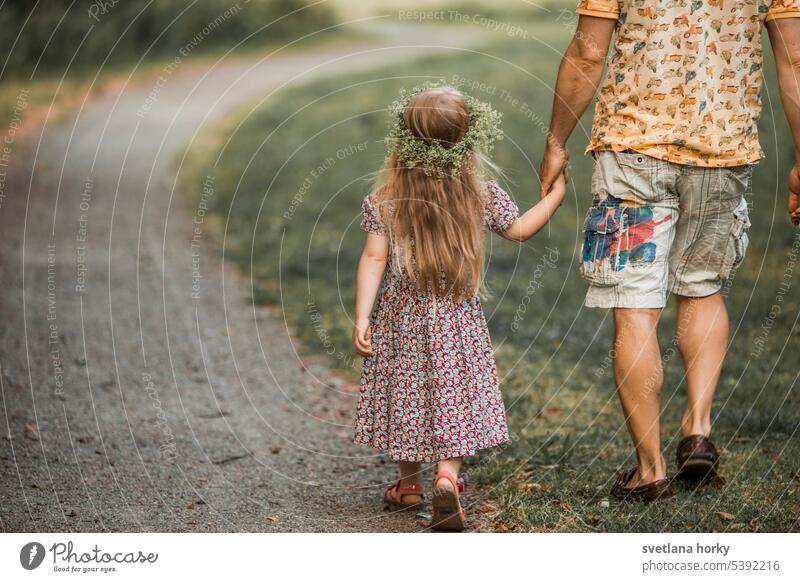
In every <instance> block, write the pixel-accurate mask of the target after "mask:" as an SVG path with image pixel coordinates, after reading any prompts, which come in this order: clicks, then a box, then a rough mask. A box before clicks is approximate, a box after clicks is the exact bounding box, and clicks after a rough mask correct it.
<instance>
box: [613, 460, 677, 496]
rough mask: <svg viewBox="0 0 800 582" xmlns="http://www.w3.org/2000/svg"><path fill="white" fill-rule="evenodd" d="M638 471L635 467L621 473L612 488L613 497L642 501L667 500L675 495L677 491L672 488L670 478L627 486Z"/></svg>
mask: <svg viewBox="0 0 800 582" xmlns="http://www.w3.org/2000/svg"><path fill="white" fill-rule="evenodd" d="M636 471H637V469H636V468H635V467H634V468H633V469H628V470H627V471H623V472H622V473H620V474H619V477H617V482H616V483H614V486H613V487H612V488H611V497H613V498H614V499H619V500H620V501H641V502H642V503H652V502H653V501H666V500H668V499H672V498H673V497H675V491H673V490H672V485H670V482H669V479H659V480H658V481H653V482H652V483H648V484H647V485H640V486H639V487H625V485H627V484H628V483H629V482H630V480H631V479H633V476H634V475H635V474H636Z"/></svg>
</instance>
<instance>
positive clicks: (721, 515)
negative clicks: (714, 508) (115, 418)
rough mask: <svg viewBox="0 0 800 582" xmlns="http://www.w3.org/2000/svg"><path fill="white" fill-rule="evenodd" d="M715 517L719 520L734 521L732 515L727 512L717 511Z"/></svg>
mask: <svg viewBox="0 0 800 582" xmlns="http://www.w3.org/2000/svg"><path fill="white" fill-rule="evenodd" d="M717 517H719V518H720V519H724V520H725V521H733V520H734V519H736V516H735V515H733V514H732V513H728V512H727V511H718V512H717Z"/></svg>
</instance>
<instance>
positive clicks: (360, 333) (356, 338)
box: [353, 319, 373, 358]
mask: <svg viewBox="0 0 800 582" xmlns="http://www.w3.org/2000/svg"><path fill="white" fill-rule="evenodd" d="M353 345H354V346H355V348H356V352H358V354H359V355H360V356H363V357H365V358H368V357H370V356H372V355H373V352H372V327H371V326H370V323H369V319H358V320H356V324H355V326H354V327H353Z"/></svg>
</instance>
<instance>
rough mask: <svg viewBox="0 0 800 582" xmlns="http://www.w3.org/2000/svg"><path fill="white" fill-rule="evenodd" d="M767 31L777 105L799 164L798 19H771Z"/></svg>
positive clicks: (799, 82)
mask: <svg viewBox="0 0 800 582" xmlns="http://www.w3.org/2000/svg"><path fill="white" fill-rule="evenodd" d="M767 31H768V32H769V39H770V43H771V44H772V50H773V52H774V53H775V68H776V70H777V73H778V86H779V88H780V95H781V103H782V104H783V110H784V112H785V114H786V121H787V122H788V123H789V129H790V130H791V132H792V140H793V141H794V151H795V158H796V161H797V163H798V164H800V18H786V19H778V20H773V21H771V22H768V23H767Z"/></svg>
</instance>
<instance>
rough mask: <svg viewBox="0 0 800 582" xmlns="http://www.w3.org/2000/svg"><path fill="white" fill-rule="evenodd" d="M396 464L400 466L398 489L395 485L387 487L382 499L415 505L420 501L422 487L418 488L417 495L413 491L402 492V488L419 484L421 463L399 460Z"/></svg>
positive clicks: (399, 503)
mask: <svg viewBox="0 0 800 582" xmlns="http://www.w3.org/2000/svg"><path fill="white" fill-rule="evenodd" d="M397 466H398V467H399V468H400V489H401V491H398V490H397V488H396V487H394V486H392V487H389V488H388V489H387V490H386V492H385V493H384V500H386V501H389V502H391V503H396V504H398V505H415V504H417V503H420V502H421V501H422V489H421V488H420V489H419V493H420V494H419V495H416V494H415V493H403V492H402V490H404V489H407V488H409V487H413V486H414V485H419V481H420V479H419V478H420V473H421V471H422V465H421V464H420V463H410V462H408V461H399V462H398V463H397Z"/></svg>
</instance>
